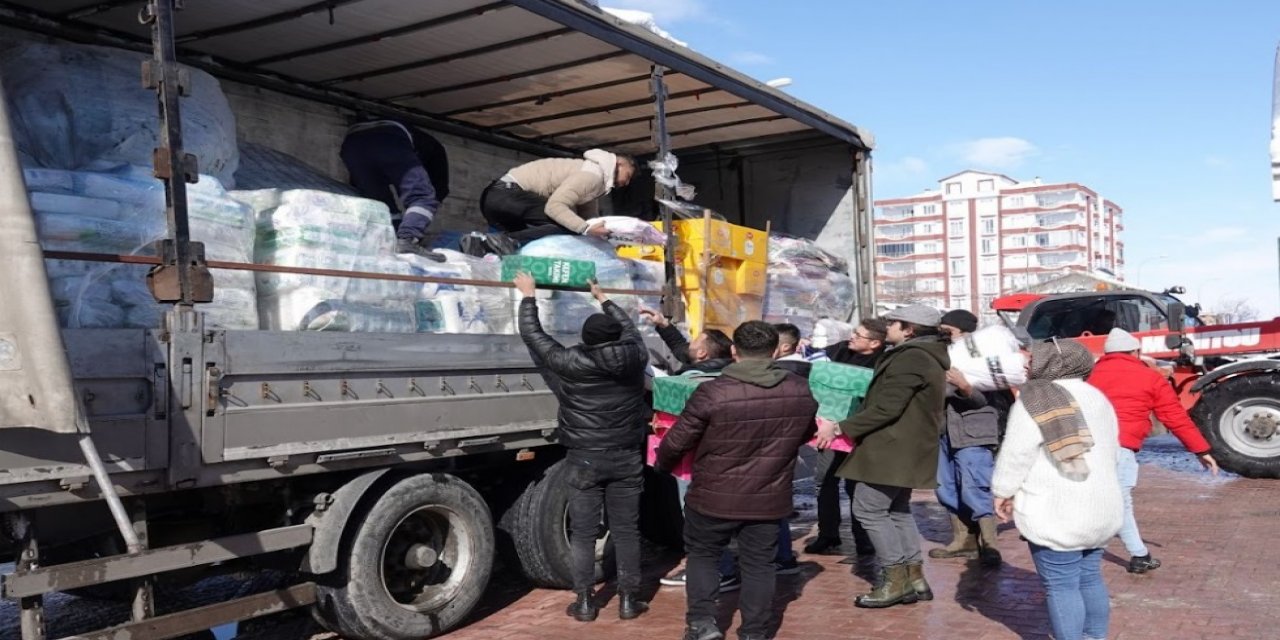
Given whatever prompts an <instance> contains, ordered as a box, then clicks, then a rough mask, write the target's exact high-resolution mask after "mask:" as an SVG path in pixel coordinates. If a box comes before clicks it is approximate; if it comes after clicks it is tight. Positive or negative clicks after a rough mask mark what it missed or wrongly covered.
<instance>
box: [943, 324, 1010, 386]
mask: <svg viewBox="0 0 1280 640" xmlns="http://www.w3.org/2000/svg"><path fill="white" fill-rule="evenodd" d="M948 355H950V356H951V366H953V367H955V368H956V369H959V370H960V372H961V373H963V374H964V377H965V378H966V379H967V380H968V381H969V384H972V385H973V388H975V389H977V390H979V391H998V390H1002V389H1009V388H1011V387H1016V386H1018V385H1021V384H1024V383H1026V381H1027V370H1026V366H1027V359H1026V357H1025V356H1024V355H1023V354H1022V352H1021V350H1020V343H1019V342H1018V339H1017V338H1016V337H1015V336H1014V335H1013V332H1012V331H1010V330H1009V328H1008V327H1005V326H1002V325H991V326H988V327H983V328H982V329H979V330H977V331H975V332H973V333H971V334H969V335H967V336H965V337H964V339H963V340H961V341H959V342H953V343H952V344H951V346H950V347H949V348H948Z"/></svg>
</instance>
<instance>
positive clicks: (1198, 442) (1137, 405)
mask: <svg viewBox="0 0 1280 640" xmlns="http://www.w3.org/2000/svg"><path fill="white" fill-rule="evenodd" d="M1088 382H1089V384H1091V385H1093V386H1094V387H1095V388H1096V389H1098V390H1099V391H1101V392H1102V394H1103V395H1105V396H1107V400H1108V401H1109V402H1111V406H1113V407H1115V409H1116V418H1118V419H1119V420H1120V446H1122V447H1124V448H1126V449H1129V450H1130V451H1138V450H1139V449H1142V441H1143V440H1145V439H1146V438H1147V436H1148V435H1149V434H1150V433H1151V414H1152V413H1155V414H1156V419H1157V420H1159V421H1160V424H1163V425H1164V426H1165V427H1166V428H1168V429H1169V432H1170V433H1172V434H1173V435H1174V436H1175V437H1177V438H1178V440H1179V441H1180V442H1182V446H1184V447H1186V448H1187V451H1190V452H1191V453H1195V454H1200V453H1207V452H1208V451H1209V449H1210V448H1211V447H1210V446H1209V441H1208V440H1205V439H1204V436H1203V435H1201V434H1200V429H1199V428H1197V427H1196V425H1195V423H1194V422H1192V421H1191V416H1189V415H1187V410H1186V409H1184V408H1183V407H1182V403H1181V402H1180V401H1179V400H1178V394H1177V393H1174V391H1173V387H1172V386H1170V385H1169V381H1168V380H1167V379H1166V378H1165V377H1164V376H1162V375H1160V372H1158V371H1156V370H1155V369H1152V368H1151V367H1149V366H1147V364H1146V363H1145V362H1143V361H1142V360H1139V359H1138V358H1136V357H1134V356H1132V355H1129V354H1127V353H1108V354H1107V355H1105V356H1102V357H1101V358H1100V359H1098V363H1097V364H1095V365H1093V373H1090V374H1089V378H1088Z"/></svg>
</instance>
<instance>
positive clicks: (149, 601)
mask: <svg viewBox="0 0 1280 640" xmlns="http://www.w3.org/2000/svg"><path fill="white" fill-rule="evenodd" d="M130 506H131V508H130V509H129V515H130V517H131V518H132V519H133V533H134V535H136V536H137V537H138V547H139V548H138V550H139V551H144V550H146V549H147V548H148V547H149V546H150V545H149V542H148V540H147V503H146V502H144V501H143V499H142V498H139V499H137V500H136V501H134V503H133V504H132V505H130ZM151 583H152V580H151V577H150V576H146V577H142V578H138V579H137V580H136V581H134V592H133V616H132V617H133V621H134V622H141V621H143V620H146V619H147V618H150V617H152V616H154V615H155V600H154V599H153V594H152V589H151Z"/></svg>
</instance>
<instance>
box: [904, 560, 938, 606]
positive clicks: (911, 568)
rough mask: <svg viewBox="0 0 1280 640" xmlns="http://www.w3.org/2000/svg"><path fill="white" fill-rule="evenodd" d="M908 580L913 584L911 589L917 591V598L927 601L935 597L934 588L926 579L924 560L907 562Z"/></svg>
mask: <svg viewBox="0 0 1280 640" xmlns="http://www.w3.org/2000/svg"><path fill="white" fill-rule="evenodd" d="M907 582H908V583H909V584H910V585H911V590H912V591H915V592H916V598H918V599H920V600H924V601H926V602H928V601H929V600H932V599H933V589H930V588H929V583H928V582H927V581H926V580H925V579H924V562H921V561H919V560H917V561H915V562H908V563H907Z"/></svg>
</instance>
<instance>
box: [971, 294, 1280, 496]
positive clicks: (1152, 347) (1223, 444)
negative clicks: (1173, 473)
mask: <svg viewBox="0 0 1280 640" xmlns="http://www.w3.org/2000/svg"><path fill="white" fill-rule="evenodd" d="M1173 293H1181V290H1171V291H1167V292H1164V293H1154V292H1150V291H1140V290H1108V291H1089V292H1083V293H1061V294H1035V293H1019V294H1012V295H1007V296H1004V297H1001V298H997V299H996V300H995V302H994V303H992V307H993V308H994V309H995V310H996V312H997V313H998V314H999V315H1000V316H1001V318H1003V319H1004V321H1005V322H1006V323H1008V324H1009V325H1010V326H1017V327H1021V328H1023V329H1026V331H1027V332H1028V333H1030V334H1031V337H1032V338H1035V339H1047V338H1055V337H1056V338H1074V339H1077V340H1079V341H1080V342H1081V343H1083V344H1084V345H1085V346H1086V347H1088V348H1089V350H1090V351H1093V352H1094V353H1096V354H1099V355H1101V354H1102V352H1103V351H1102V345H1103V342H1104V341H1105V340H1106V335H1107V333H1108V332H1109V331H1110V330H1111V329H1112V328H1113V327H1119V328H1121V329H1124V330H1126V331H1129V332H1130V333H1132V334H1133V335H1135V336H1137V337H1138V339H1139V340H1141V341H1142V354H1143V355H1144V356H1149V357H1151V358H1155V359H1158V360H1166V361H1172V362H1173V363H1174V364H1173V376H1172V384H1173V385H1174V388H1175V389H1176V390H1177V391H1178V395H1179V397H1181V399H1182V403H1183V406H1185V407H1187V409H1188V410H1190V412H1191V417H1192V418H1193V419H1194V420H1195V422H1196V424H1197V425H1198V426H1199V427H1200V431H1201V432H1203V433H1204V435H1205V437H1206V438H1207V439H1208V440H1209V442H1210V444H1212V445H1213V454H1214V457H1215V458H1217V460H1218V462H1219V464H1221V466H1222V468H1224V469H1227V470H1228V471H1232V472H1235V473H1238V474H1240V475H1243V476H1247V477H1250V478H1280V318H1274V319H1271V320H1267V321H1262V322H1247V323H1240V324H1230V325H1205V324H1204V323H1203V322H1201V321H1200V319H1199V311H1200V309H1199V306H1198V305H1196V306H1191V307H1188V306H1187V305H1185V304H1183V303H1182V301H1180V300H1178V299H1177V298H1176V297H1174V296H1173V295H1172V294H1173Z"/></svg>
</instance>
